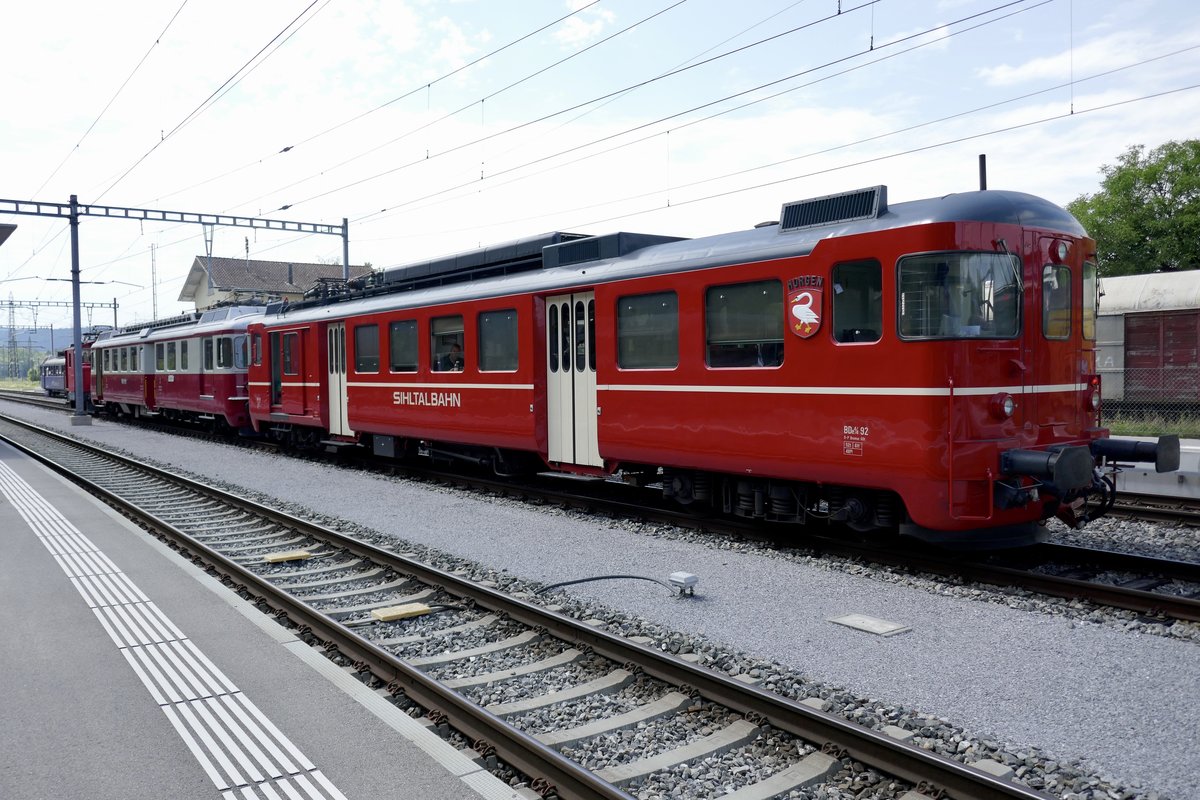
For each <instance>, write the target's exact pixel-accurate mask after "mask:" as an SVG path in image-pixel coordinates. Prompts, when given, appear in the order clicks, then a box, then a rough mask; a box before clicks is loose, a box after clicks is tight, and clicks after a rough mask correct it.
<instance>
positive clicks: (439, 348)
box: [429, 314, 466, 372]
mask: <svg viewBox="0 0 1200 800" xmlns="http://www.w3.org/2000/svg"><path fill="white" fill-rule="evenodd" d="M464 344H465V342H464V341H463V318H462V315H461V314H455V315H454V316H452V317H434V318H433V319H432V320H430V343H429V353H430V357H431V358H432V359H433V364H432V367H433V370H434V371H435V372H461V371H462V369H463V367H464V365H465V363H466V362H465V360H464V358H463V345H464Z"/></svg>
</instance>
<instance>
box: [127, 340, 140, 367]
mask: <svg viewBox="0 0 1200 800" xmlns="http://www.w3.org/2000/svg"><path fill="white" fill-rule="evenodd" d="M141 353H142V348H141V345H138V346H137V347H133V348H130V353H129V368H130V369H131V370H133V371H134V372H140V371H141V370H140V368H139V363H140V362H141V360H142V357H141Z"/></svg>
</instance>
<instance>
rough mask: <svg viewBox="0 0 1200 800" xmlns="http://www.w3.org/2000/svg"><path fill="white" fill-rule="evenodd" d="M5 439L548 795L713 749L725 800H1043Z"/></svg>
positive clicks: (366, 560)
mask: <svg viewBox="0 0 1200 800" xmlns="http://www.w3.org/2000/svg"><path fill="white" fill-rule="evenodd" d="M0 429H2V430H0V433H3V434H4V436H5V438H7V439H10V440H13V441H14V443H16V444H17V445H18V446H21V447H22V448H23V449H25V450H26V451H27V452H30V453H31V454H33V455H35V457H37V458H39V459H40V460H42V461H44V462H45V463H47V464H49V465H50V466H52V467H53V468H54V469H56V470H59V471H61V472H63V473H64V474H67V475H68V476H70V477H71V479H72V480H75V481H77V482H79V483H81V484H83V485H84V486H86V487H87V488H88V489H89V491H92V492H94V493H95V494H97V495H99V496H101V497H102V498H104V499H105V500H106V501H107V502H109V503H110V504H112V505H114V506H116V507H118V508H120V509H121V510H122V511H123V513H125V514H127V515H129V516H130V517H132V518H134V519H135V520H137V521H139V522H140V523H141V524H143V525H145V526H146V527H148V528H150V529H151V530H153V531H154V532H155V533H156V534H157V535H160V536H163V537H165V538H167V539H168V540H169V541H171V542H172V543H173V546H175V547H178V548H179V549H180V550H181V551H183V552H185V553H187V554H189V555H190V556H191V557H193V558H195V559H197V560H199V561H200V562H202V563H204V564H206V565H207V566H208V567H209V568H211V569H213V570H216V571H217V572H219V573H220V574H221V575H222V576H224V579H225V580H226V581H227V582H229V583H231V584H233V585H235V586H236V587H238V588H239V589H241V590H242V591H243V592H244V593H247V594H248V595H250V596H253V597H255V598H257V600H258V602H259V603H260V605H261V606H265V607H269V608H270V609H273V610H274V611H275V612H276V613H277V614H278V615H281V616H285V617H286V618H287V619H288V620H289V621H290V622H291V623H292V624H294V625H297V626H299V627H300V628H301V632H302V634H303V635H305V637H306V638H308V639H310V640H311V641H312V642H313V643H320V644H323V645H324V646H325V647H326V649H327V650H336V652H337V653H339V654H340V656H341V657H344V658H345V659H348V660H349V662H350V663H352V664H353V668H354V669H355V671H357V672H358V673H360V674H361V676H362V677H364V678H367V679H373V680H375V681H378V682H380V683H382V684H383V685H386V686H387V687H388V689H389V691H391V692H392V694H393V695H395V696H397V697H402V698H404V700H403V702H413V703H416V704H419V706H420V707H421V708H422V709H424V711H425V713H427V714H428V715H429V716H430V717H431V719H433V720H435V721H437V722H445V723H447V724H448V725H450V726H452V727H453V728H454V729H455V730H457V731H458V732H460V733H461V734H462V735H463V736H465V737H466V738H467V739H468V740H469V741H471V742H473V743H474V744H475V748H476V750H477V751H479V752H481V753H483V754H485V756H486V755H494V756H496V757H497V758H499V759H500V760H501V761H503V762H504V763H505V764H507V765H510V766H511V767H512V768H513V769H515V770H518V771H519V772H521V773H523V774H524V775H526V776H528V777H529V778H531V779H532V781H533V785H534V786H535V787H536V788H537V789H538V790H539V791H541V792H542V793H543V794H544V795H545V796H548V797H559V798H564V799H565V798H630V797H632V796H633V795H632V794H630V792H641V791H644V790H645V788H646V787H647V786H652V787H655V789H656V790H661V793H662V795H663V796H671V795H670V791H671V786H672V784H673V783H674V782H677V781H678V780H679V778H680V776H681V775H684V774H686V773H687V771H688V769H689V767H688V765H689V764H692V763H695V762H697V761H698V760H704V759H708V760H709V761H712V760H713V759H717V760H719V758H718V757H719V756H720V755H721V754H723V753H724V754H737V759H738V760H737V763H738V767H737V768H736V769H733V770H731V771H730V772H728V773H727V774H728V776H729V777H728V779H727V781H726V782H725V783H723V784H722V785H721V786H720V787H719V788H718V790H717V792H715V794H716V795H717V796H729V797H733V798H736V800H751V799H752V798H761V799H762V800H766V798H770V797H775V796H777V795H779V794H782V793H786V792H788V791H791V790H792V789H794V788H797V787H800V786H814V785H817V784H821V783H826V782H836V781H837V780H838V779H839V776H844V775H846V774H847V773H849V774H853V773H854V772H856V771H858V770H861V769H862V765H866V766H867V767H868V768H870V769H874V770H878V771H879V772H881V773H883V774H885V775H887V776H890V777H891V778H892V779H893V780H898V781H900V782H903V783H908V784H911V785H912V786H913V787H915V788H916V789H918V790H920V791H922V792H924V793H926V794H930V795H936V794H937V792H939V791H941V792H944V793H945V794H944V796H947V797H953V798H981V799H982V798H1039V797H1040V798H1044V797H1045V795H1043V794H1040V793H1038V792H1036V791H1034V790H1032V789H1030V788H1028V787H1025V786H1023V785H1021V784H1017V783H1013V782H1010V781H1008V780H1005V779H1001V778H997V777H995V776H994V775H991V774H988V773H986V772H984V771H982V770H980V769H976V768H974V767H971V766H967V765H965V764H962V763H959V762H957V761H953V760H950V759H946V758H944V757H941V756H939V755H936V754H934V753H931V752H928V751H926V750H923V749H921V748H920V747H916V746H913V745H911V744H908V743H906V742H904V741H901V740H899V739H897V738H894V737H893V736H892V735H888V734H887V733H885V732H880V731H875V730H871V729H869V728H866V727H864V726H860V725H857V724H854V723H852V722H849V721H846V720H844V719H842V718H840V717H836V716H833V715H829V714H825V713H823V712H820V711H818V710H816V709H814V708H811V707H809V706H807V705H804V704H803V703H799V702H796V701H793V700H790V699H788V698H784V697H781V696H779V695H776V694H774V693H771V692H768V691H766V690H764V689H761V688H758V687H756V686H753V685H750V684H747V683H744V682H742V681H740V680H737V679H734V678H731V677H729V676H728V675H725V674H723V673H719V672H714V671H711V670H709V669H706V668H703V667H699V666H697V665H696V664H693V663H690V662H689V661H687V660H686V659H683V658H679V657H676V656H673V655H669V654H666V653H663V652H661V651H660V650H659V649H657V648H656V647H655V643H654V642H652V641H641V640H633V639H628V638H625V637H623V636H619V635H615V634H613V633H610V632H608V631H605V630H603V629H601V628H597V627H596V626H594V625H592V624H589V623H588V621H586V620H582V621H581V620H575V619H572V618H569V617H567V616H564V615H561V614H558V613H555V612H554V611H553V609H552V608H545V607H542V606H540V605H538V604H537V603H535V602H532V599H526V598H521V597H515V596H509V595H507V594H505V593H503V592H501V591H498V590H497V589H495V588H493V587H491V586H488V585H485V584H484V583H481V582H477V581H474V580H471V578H470V576H469V575H458V574H451V573H447V572H445V571H441V570H438V569H436V568H433V567H430V566H428V565H426V564H423V563H421V562H418V561H415V560H413V559H411V558H408V557H405V556H404V555H402V554H396V553H393V552H390V551H388V550H387V549H385V548H384V547H381V546H379V545H377V544H374V543H371V542H367V541H362V540H359V539H356V538H354V537H350V536H346V535H343V534H341V533H338V532H336V531H333V530H329V529H327V528H323V527H321V526H318V525H314V524H312V523H309V522H307V521H305V520H302V519H299V518H296V517H292V516H290V515H287V514H284V513H281V512H278V511H276V510H273V509H270V508H266V507H263V506H260V505H257V504H254V503H251V502H248V501H246V500H243V499H241V498H238V497H236V496H235V495H231V494H228V493H226V492H223V491H220V490H217V489H215V488H212V487H208V486H205V485H203V484H199V483H195V482H192V481H188V480H186V479H183V478H180V477H177V476H173V475H170V474H168V473H165V472H162V471H160V470H158V469H155V468H153V467H150V466H149V465H145V464H141V463H139V462H136V461H133V460H130V459H126V458H122V457H118V456H113V455H111V454H107V453H104V452H103V451H101V450H99V449H97V448H93V447H90V446H86V445H83V444H81V443H79V442H76V441H74V440H71V439H67V438H66V437H63V436H61V435H59V434H55V433H52V432H50V431H45V430H42V429H38V428H35V427H33V426H30V425H28V424H27V423H19V422H17V421H6V422H2V423H0ZM681 602H686V600H681ZM408 614H414V616H411V617H410V616H406V615H408ZM535 675H536V676H539V679H538V680H536V681H529V680H526V678H528V677H529V676H535ZM551 707H553V708H556V709H559V711H558V712H556V713H555V714H553V715H546V714H543V713H541V712H542V711H543V710H545V709H547V708H551ZM574 707H580V708H584V709H589V710H586V711H583V712H581V713H574V714H573V713H572V712H571V711H570V709H571V708H574ZM595 708H602V709H604V710H603V711H602V712H600V713H599V714H597V713H596V711H595ZM835 785H836V784H835ZM729 792H732V794H729Z"/></svg>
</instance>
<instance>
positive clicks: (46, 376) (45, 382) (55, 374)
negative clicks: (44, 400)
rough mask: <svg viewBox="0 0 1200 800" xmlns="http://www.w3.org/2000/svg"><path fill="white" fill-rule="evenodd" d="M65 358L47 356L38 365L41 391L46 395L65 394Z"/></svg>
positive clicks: (64, 395) (63, 395)
mask: <svg viewBox="0 0 1200 800" xmlns="http://www.w3.org/2000/svg"><path fill="white" fill-rule="evenodd" d="M66 364H67V360H66V359H65V358H63V357H62V356H47V357H46V358H45V359H43V360H42V363H41V365H40V366H39V367H38V372H39V374H40V376H41V377H40V381H41V387H42V392H43V393H44V394H45V395H46V397H66V396H67V375H66Z"/></svg>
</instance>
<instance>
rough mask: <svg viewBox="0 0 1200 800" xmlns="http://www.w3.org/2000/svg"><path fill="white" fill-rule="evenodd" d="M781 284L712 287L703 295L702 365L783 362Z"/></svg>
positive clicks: (771, 365)
mask: <svg viewBox="0 0 1200 800" xmlns="http://www.w3.org/2000/svg"><path fill="white" fill-rule="evenodd" d="M783 322H784V320H783V284H782V283H781V282H780V281H777V280H769V281H755V282H754V283H736V284H729V285H726V286H713V287H711V288H710V289H709V290H708V291H707V292H705V296H704V330H705V340H706V348H707V349H706V351H705V363H707V364H708V366H710V367H778V366H779V365H780V364H782V363H783Z"/></svg>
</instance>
